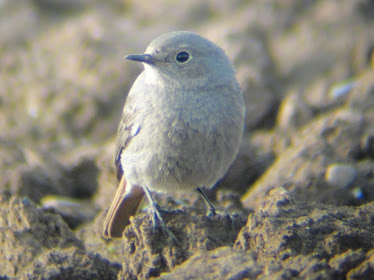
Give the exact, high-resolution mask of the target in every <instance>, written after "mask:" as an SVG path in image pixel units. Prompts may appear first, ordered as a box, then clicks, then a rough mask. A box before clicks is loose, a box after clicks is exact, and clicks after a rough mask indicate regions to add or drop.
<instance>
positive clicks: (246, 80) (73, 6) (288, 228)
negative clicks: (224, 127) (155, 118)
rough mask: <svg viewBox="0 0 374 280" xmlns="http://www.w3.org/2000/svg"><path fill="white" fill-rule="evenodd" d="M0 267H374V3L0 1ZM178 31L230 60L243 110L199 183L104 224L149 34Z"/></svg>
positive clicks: (36, 270)
mask: <svg viewBox="0 0 374 280" xmlns="http://www.w3.org/2000/svg"><path fill="white" fill-rule="evenodd" d="M0 8H1V9H0V57H1V63H0V85H1V87H0V108H1V112H2V114H0V125H1V127H2V130H1V133H0V143H1V145H0V155H1V156H0V212H1V216H0V236H1V240H0V242H1V243H0V248H1V249H0V258H1V260H2V262H0V279H149V278H155V279H374V242H373V240H374V236H373V234H374V230H373V227H374V206H373V205H374V204H373V201H374V165H373V159H374V55H373V53H374V33H373V30H374V20H373V19H374V2H373V1H370V0H358V1H350V0H342V1H322V0H318V1H317V0H315V1H311V0H302V1H296V0H287V1H274V0H267V1H244V0H234V1H220V0H212V1H197V0H193V1H175V2H173V1H167V0H162V1H153V2H152V1H119V0H112V1H107V2H105V3H103V2H99V1H94V0H92V1H89V0H79V1H61V0H34V1H27V0H18V1H12V0H3V1H0ZM172 30H191V31H195V32H198V33H200V34H201V35H203V36H205V37H207V38H209V39H211V40H212V41H214V42H216V43H217V44H218V45H220V46H221V47H222V48H223V49H224V50H225V51H226V53H227V54H228V56H229V57H230V59H231V60H232V61H233V63H234V65H235V67H236V69H237V78H238V80H239V82H240V84H241V87H242V89H243V93H244V96H245V102H246V106H247V118H246V133H245V136H244V138H243V143H242V146H241V149H240V153H239V155H238V158H237V160H236V162H235V163H234V164H233V166H232V167H231V169H230V170H229V172H228V174H227V175H226V176H225V178H224V179H223V180H222V181H221V182H219V183H218V184H217V187H216V188H214V189H213V190H212V191H211V193H210V194H209V195H210V197H211V198H212V200H213V202H214V204H215V205H216V206H217V208H218V209H219V210H220V211H219V212H218V213H219V214H218V215H216V216H211V217H206V216H205V209H204V204H203V202H202V200H201V199H200V198H199V197H198V194H186V195H185V196H183V195H175V194H170V196H168V195H157V196H156V200H157V201H159V202H160V205H161V206H162V208H163V209H168V210H167V211H165V212H164V213H163V215H164V217H165V222H166V223H167V226H168V228H169V229H170V230H171V231H172V232H173V233H174V234H175V235H176V237H177V239H178V243H176V242H173V240H171V239H170V238H169V237H168V236H167V235H166V234H165V232H163V231H162V229H160V228H158V227H156V228H153V226H152V223H151V221H152V215H151V214H150V213H149V211H142V212H141V213H140V214H139V215H138V216H136V217H134V218H133V219H132V220H131V225H129V226H128V227H127V228H126V229H125V231H124V234H123V238H122V239H120V240H105V239H104V238H103V237H102V223H103V219H104V217H105V213H106V210H107V209H108V207H109V205H110V202H111V200H112V198H113V196H114V193H115V191H116V188H117V185H116V182H115V181H116V180H115V176H114V170H113V164H112V159H113V152H114V143H115V135H116V129H117V125H118V122H119V119H120V116H121V111H122V106H123V104H124V101H125V98H126V94H127V92H128V90H129V88H130V87H131V84H132V82H133V81H134V79H135V78H136V76H137V75H138V73H139V71H141V68H140V66H136V65H134V64H132V63H128V62H125V61H124V60H123V57H124V55H126V54H131V53H141V52H143V51H144V49H145V47H146V46H147V44H148V43H149V42H150V41H151V40H152V39H153V38H155V37H156V36H157V35H159V34H162V33H165V32H168V31H172Z"/></svg>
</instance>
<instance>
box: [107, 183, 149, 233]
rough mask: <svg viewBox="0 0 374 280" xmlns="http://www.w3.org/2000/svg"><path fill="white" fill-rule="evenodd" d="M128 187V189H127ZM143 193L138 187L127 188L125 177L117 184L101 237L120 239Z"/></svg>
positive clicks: (136, 209) (136, 210)
mask: <svg viewBox="0 0 374 280" xmlns="http://www.w3.org/2000/svg"><path fill="white" fill-rule="evenodd" d="M128 187H130V189H127V190H126V188H128ZM144 194H145V193H144V191H143V189H142V188H141V187H139V186H133V185H131V186H128V185H127V181H126V179H125V176H122V179H121V181H120V183H119V186H118V189H117V193H116V195H115V197H114V200H113V202H112V205H111V206H110V209H109V211H108V214H107V216H106V218H105V221H104V231H103V235H104V237H106V238H120V237H122V232H123V230H124V229H125V227H126V226H127V225H128V224H130V216H134V215H135V214H136V213H137V212H138V209H139V207H140V205H141V203H142V201H143V198H144Z"/></svg>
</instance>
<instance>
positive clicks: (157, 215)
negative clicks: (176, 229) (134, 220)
mask: <svg viewBox="0 0 374 280" xmlns="http://www.w3.org/2000/svg"><path fill="white" fill-rule="evenodd" d="M144 192H145V194H146V195H147V198H148V201H149V204H150V206H151V208H152V212H153V215H152V223H153V228H154V229H156V225H157V220H158V221H159V223H160V226H161V228H162V229H163V230H164V231H165V232H166V233H167V234H168V235H169V236H170V237H171V238H172V239H173V240H174V242H176V243H177V244H178V243H179V241H178V239H177V238H176V237H175V235H174V234H173V233H172V232H171V231H170V230H169V229H168V227H167V226H166V224H165V222H164V220H163V219H162V216H161V213H160V211H161V208H160V206H159V205H158V204H157V203H156V202H155V201H154V200H153V198H152V196H151V192H150V191H149V189H148V188H147V187H145V188H144Z"/></svg>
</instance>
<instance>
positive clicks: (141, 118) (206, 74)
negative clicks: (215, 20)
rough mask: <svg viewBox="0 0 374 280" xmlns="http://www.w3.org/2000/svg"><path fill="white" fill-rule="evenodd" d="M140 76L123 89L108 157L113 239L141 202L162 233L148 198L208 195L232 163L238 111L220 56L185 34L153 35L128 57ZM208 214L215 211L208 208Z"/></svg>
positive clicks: (240, 121)
mask: <svg viewBox="0 0 374 280" xmlns="http://www.w3.org/2000/svg"><path fill="white" fill-rule="evenodd" d="M125 58H126V59H127V60H131V61H135V62H140V63H142V64H143V66H144V70H143V71H142V72H141V73H140V74H139V76H138V77H137V79H136V80H135V82H134V84H133V85H132V88H131V89H130V91H129V93H128V95H127V98H126V101H125V105H124V108H123V112H122V118H121V121H120V124H119V127H118V132H117V143H116V149H115V156H114V165H115V170H116V177H117V180H118V182H119V185H118V189H117V192H116V194H115V197H114V199H113V202H112V204H111V206H110V208H109V211H108V212H107V216H106V219H105V221H104V230H103V236H104V237H106V238H120V237H122V232H123V230H124V228H125V227H126V226H127V225H129V224H130V217H131V216H134V215H136V214H137V212H138V210H139V208H140V205H141V203H142V201H143V199H144V197H145V196H146V197H147V198H148V200H149V202H150V205H151V208H152V210H153V213H154V216H153V224H154V225H155V223H157V221H160V223H161V225H162V226H163V228H164V229H165V230H166V231H167V232H168V233H169V235H171V237H173V238H175V236H174V235H173V234H172V233H171V232H170V231H169V230H168V229H167V227H166V226H164V222H163V220H162V215H161V213H160V207H159V206H158V205H157V204H156V203H155V202H154V200H153V198H152V193H154V192H156V193H173V192H183V193H188V192H190V191H193V190H199V191H200V192H201V193H202V194H203V196H204V197H206V196H205V195H204V192H203V191H202V188H211V187H212V186H214V185H215V184H216V182H217V181H219V180H220V179H221V178H222V177H223V176H224V175H225V173H226V172H227V170H228V168H229V167H230V166H231V164H232V163H233V161H234V160H235V158H236V156H237V153H238V150H239V146H240V143H241V139H242V136H243V130H244V118H245V111H246V109H245V105H244V100H243V95H242V91H241V89H240V86H239V83H238V82H237V80H236V78H235V69H234V67H233V65H232V63H231V62H230V60H229V58H228V56H227V55H226V54H225V52H224V51H223V49H221V48H220V47H219V46H217V45H216V44H215V43H213V42H212V41H210V40H208V39H206V38H204V37H202V36H200V35H198V34H197V33H194V32H189V31H174V32H169V33H165V34H162V35H160V36H159V37H157V38H156V39H154V40H153V41H152V42H151V43H150V44H149V46H148V47H147V48H146V51H145V53H143V54H137V55H129V56H127V57H125ZM208 205H210V206H211V207H210V209H211V210H212V211H214V207H213V206H212V204H210V202H209V201H208Z"/></svg>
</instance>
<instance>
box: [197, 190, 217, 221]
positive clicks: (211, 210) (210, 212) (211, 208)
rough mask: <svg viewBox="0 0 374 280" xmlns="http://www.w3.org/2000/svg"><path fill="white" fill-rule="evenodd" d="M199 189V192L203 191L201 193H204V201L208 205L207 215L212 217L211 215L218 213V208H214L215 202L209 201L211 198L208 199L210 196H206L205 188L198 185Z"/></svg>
mask: <svg viewBox="0 0 374 280" xmlns="http://www.w3.org/2000/svg"><path fill="white" fill-rule="evenodd" d="M197 191H198V192H199V193H201V195H202V196H203V198H204V203H205V205H206V207H207V211H206V215H207V216H208V217H211V216H214V215H216V214H217V213H216V208H214V206H213V204H212V203H211V202H210V201H209V199H208V197H207V196H206V194H205V193H204V191H203V189H202V188H200V187H198V188H197Z"/></svg>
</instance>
